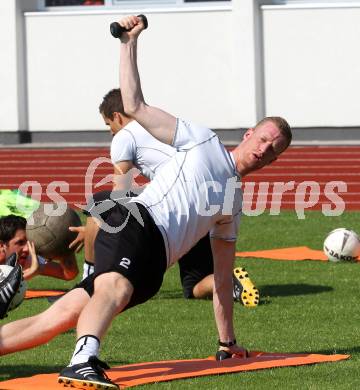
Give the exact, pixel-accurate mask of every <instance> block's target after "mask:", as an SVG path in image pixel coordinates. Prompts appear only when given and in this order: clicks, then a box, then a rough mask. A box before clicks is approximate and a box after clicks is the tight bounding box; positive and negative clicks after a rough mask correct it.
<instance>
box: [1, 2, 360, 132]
mask: <svg viewBox="0 0 360 390" xmlns="http://www.w3.org/2000/svg"><path fill="white" fill-rule="evenodd" d="M260 3H264V1H260V0H259V1H257V0H233V1H232V2H231V3H223V4H220V6H219V7H218V8H216V7H215V6H214V5H212V6H211V7H210V6H209V5H206V6H204V5H201V6H200V5H196V6H194V4H193V5H192V6H191V7H190V6H187V5H184V6H182V7H179V6H178V7H177V8H170V7H168V8H166V9H165V8H161V9H160V8H156V9H155V8H153V9H147V10H144V9H136V8H134V9H127V10H126V12H127V13H135V14H138V13H145V14H146V15H147V16H148V19H149V29H148V30H147V31H145V32H144V33H143V34H142V37H141V38H140V43H139V67H140V73H141V78H142V83H143V89H144V94H145V96H146V100H147V101H148V102H149V103H150V104H154V105H158V106H160V107H162V108H164V109H165V110H168V111H169V112H171V113H173V114H175V115H178V116H181V117H184V118H189V119H191V120H193V121H196V122H198V123H201V124H205V125H207V126H209V127H211V128H215V129H237V128H241V127H248V126H251V125H253V124H254V123H255V122H256V121H257V120H258V119H260V118H261V117H262V116H264V115H282V116H284V117H286V118H287V119H288V120H289V121H290V123H291V125H292V126H293V127H317V126H320V127H321V126H359V125H360V110H358V96H357V91H358V90H359V88H360V66H359V65H360V53H359V51H358V50H357V44H358V42H359V36H360V24H359V23H358V20H359V17H360V1H359V4H358V5H357V4H356V3H355V4H353V5H352V6H351V7H349V6H344V3H342V4H343V6H339V4H341V2H340V1H339V2H338V4H337V5H336V6H332V7H328V6H326V5H325V4H322V5H321V6H317V7H314V6H313V5H311V4H310V5H306V6H305V5H302V6H295V7H294V6H293V7H289V6H260ZM267 3H269V2H267ZM37 6H38V2H37V0H1V1H0V43H1V47H2V53H1V62H0V83H1V88H0V101H1V104H0V131H9V130H10V131H17V130H30V131H49V130H50V131H64V130H99V129H105V126H104V124H103V123H102V120H101V118H100V116H99V115H98V105H99V103H100V101H101V98H102V96H103V95H104V94H105V93H106V92H107V91H108V90H109V89H110V88H113V87H117V86H118V62H119V58H118V57H119V54H118V51H119V42H118V41H117V40H115V39H114V38H112V37H111V35H110V34H109V24H110V23H111V22H112V21H114V20H117V19H118V18H119V17H120V16H121V14H119V12H118V11H119V10H118V9H117V10H113V11H100V10H99V9H98V10H95V9H94V10H91V11H85V10H83V11H76V12H30V11H35V10H36V9H37ZM24 12H25V17H24V16H23V15H24Z"/></svg>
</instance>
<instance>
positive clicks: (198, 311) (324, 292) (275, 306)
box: [0, 212, 360, 390]
mask: <svg viewBox="0 0 360 390" xmlns="http://www.w3.org/2000/svg"><path fill="white" fill-rule="evenodd" d="M359 221H360V213H359V212H352V213H344V214H343V215H342V216H340V217H325V216H323V214H321V213H320V212H308V213H307V214H306V219H305V220H298V219H297V217H296V214H295V213H293V212H282V213H281V214H280V215H279V216H269V215H262V216H258V217H244V218H243V221H242V225H241V229H240V230H241V234H240V236H239V240H238V250H260V249H273V248H279V247H289V246H302V245H306V246H309V247H311V248H313V249H321V248H322V242H323V240H324V237H325V236H326V234H327V233H328V232H329V231H330V230H332V229H334V228H337V227H348V228H352V229H354V230H357V231H359V230H360V222H359ZM236 264H237V265H243V266H245V267H246V269H247V270H248V271H249V273H250V276H251V278H252V280H253V281H255V282H256V284H257V287H258V288H259V290H260V294H261V304H260V305H259V306H258V307H257V308H255V309H246V308H244V307H242V306H240V305H239V304H237V305H235V317H234V318H235V327H236V334H237V339H238V341H239V342H240V343H241V344H242V345H244V346H246V347H247V348H248V349H250V350H263V351H272V352H293V353H295V352H304V353H307V352H312V353H325V354H333V353H347V354H351V356H352V357H351V359H350V360H347V361H342V362H338V363H325V364H318V365H313V366H303V367H294V368H291V367H290V368H276V369H271V370H262V371H254V372H249V373H239V374H231V375H222V376H209V377H202V378H195V379H187V380H179V381H173V382H167V383H160V384H154V385H146V386H143V388H144V389H145V388H146V389H147V388H148V389H160V390H162V389H187V388H200V387H201V388H206V389H240V388H243V389H245V388H246V389H273V388H278V389H357V388H359V387H360V370H359V363H360V330H359V329H360V327H359V325H360V310H359V300H360V292H359V285H360V283H359V280H360V264H350V263H347V264H333V263H327V262H326V263H325V262H320V261H302V262H290V261H272V260H263V259H237V261H236ZM71 285H73V283H71ZM68 286H69V283H66V282H61V281H56V280H54V279H50V278H36V279H34V280H33V281H32V282H31V283H30V288H31V287H33V288H35V287H36V288H66V287H68ZM48 305H49V303H48V302H47V300H45V299H36V300H30V301H26V302H24V303H23V304H22V305H21V307H20V308H19V309H17V310H15V311H14V312H12V313H10V315H9V318H8V319H6V321H12V320H15V319H17V318H22V317H24V316H29V315H33V314H35V313H38V312H40V311H42V310H44V309H46V308H47V307H48ZM3 323H5V321H3ZM74 341H75V332H74V331H70V332H67V333H66V334H63V335H61V336H59V337H57V338H56V339H54V340H53V341H52V342H50V343H48V344H46V345H43V346H41V347H38V348H35V349H33V350H28V351H24V352H20V353H15V354H12V355H8V356H1V357H0V380H7V379H11V378H16V377H21V376H29V375H33V374H38V373H49V372H58V371H59V370H60V369H61V368H63V366H64V365H66V364H68V361H69V359H70V357H71V354H72V351H73V347H74ZM0 346H1V329H0ZM216 346H217V333H216V329H215V324H214V320H213V314H212V302H211V301H210V300H207V301H206V300H204V301H195V300H190V301H186V300H184V299H183V298H182V291H181V289H180V282H179V277H178V269H177V267H174V268H173V269H171V270H170V271H169V272H168V273H167V275H166V279H165V282H164V284H163V287H162V289H161V291H160V292H159V294H158V295H157V296H156V297H154V298H153V299H152V300H151V301H149V302H147V303H146V304H144V305H141V306H139V307H136V308H134V309H131V310H129V311H128V312H126V313H124V314H122V315H120V316H118V317H117V319H116V320H115V321H114V323H113V325H112V327H111V329H110V331H109V333H108V335H107V337H106V338H105V340H104V342H103V344H102V350H101V358H102V359H104V360H105V361H107V362H108V363H109V364H110V365H119V364H127V363H135V362H144V361H157V360H165V359H187V358H201V357H207V356H209V355H211V354H214V353H215V352H216V348H217V347H216ZM0 351H1V347H0ZM0 354H1V353H0ZM1 388H2V387H1V383H0V389H1ZM24 390H26V389H24Z"/></svg>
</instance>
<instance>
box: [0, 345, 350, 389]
mask: <svg viewBox="0 0 360 390" xmlns="http://www.w3.org/2000/svg"><path fill="white" fill-rule="evenodd" d="M349 357H350V355H317V354H288V353H267V352H251V353H250V357H249V358H247V359H240V358H233V359H226V360H223V361H222V362H217V361H215V360H214V358H213V357H210V358H207V359H192V360H170V361H160V362H147V363H136V364H129V365H126V366H118V367H113V368H112V369H110V370H108V371H107V372H106V373H107V375H108V376H109V378H110V379H111V380H112V381H114V382H115V383H117V384H118V385H119V386H120V387H121V388H124V387H132V386H137V385H143V384H146V383H156V382H165V381H171V380H173V379H183V378H191V377H198V376H205V375H218V374H227V373H234V372H241V371H252V370H261V369H264V368H274V367H288V366H301V365H306V364H314V363H325V362H335V361H339V360H345V359H348V358H349ZM57 376H58V374H40V375H35V376H32V377H29V378H18V379H11V380H8V381H4V382H0V389H1V390H60V389H64V387H63V386H62V385H60V384H58V383H57ZM215 380H216V379H215ZM84 389H85V388H84Z"/></svg>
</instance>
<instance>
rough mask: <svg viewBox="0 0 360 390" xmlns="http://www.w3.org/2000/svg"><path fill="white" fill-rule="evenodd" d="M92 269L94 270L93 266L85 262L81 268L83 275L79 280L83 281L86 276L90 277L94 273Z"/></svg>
mask: <svg viewBox="0 0 360 390" xmlns="http://www.w3.org/2000/svg"><path fill="white" fill-rule="evenodd" d="M94 269H95V267H94V264H93V263H90V262H89V261H87V260H85V262H84V267H83V275H82V279H81V280H84V279H86V278H87V277H88V276H90V275H91V274H92V273H93V272H94Z"/></svg>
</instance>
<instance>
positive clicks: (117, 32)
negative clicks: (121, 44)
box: [110, 15, 148, 38]
mask: <svg viewBox="0 0 360 390" xmlns="http://www.w3.org/2000/svg"><path fill="white" fill-rule="evenodd" d="M138 17H139V18H141V19H142V22H143V23H144V28H147V27H148V21H147V18H146V16H145V15H138ZM124 31H128V30H126V28H124V27H122V26H120V24H119V23H118V22H113V23H111V24H110V32H111V35H112V36H113V37H114V38H120V37H121V34H122V33H123V32H124Z"/></svg>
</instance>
